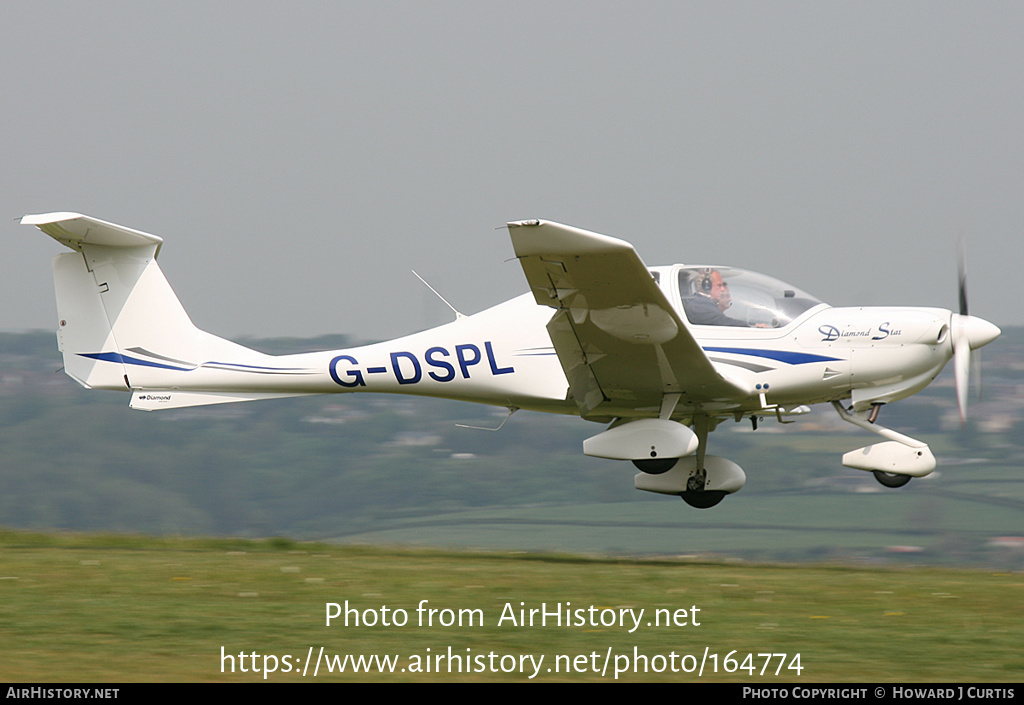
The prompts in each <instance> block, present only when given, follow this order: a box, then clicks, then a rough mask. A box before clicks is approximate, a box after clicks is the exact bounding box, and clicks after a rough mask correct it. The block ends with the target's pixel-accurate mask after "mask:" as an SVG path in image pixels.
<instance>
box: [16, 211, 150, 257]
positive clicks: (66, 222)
mask: <svg viewBox="0 0 1024 705" xmlns="http://www.w3.org/2000/svg"><path fill="white" fill-rule="evenodd" d="M21 224H22V225H34V226H36V227H37V228H39V229H40V230H42V231H43V232H44V233H46V234H47V235H49V236H50V237H52V238H53V239H54V240H56V241H57V242H59V243H61V244H63V245H67V246H68V247H70V248H71V249H72V250H78V251H81V250H82V245H101V246H104V247H145V246H147V245H148V246H152V245H155V246H156V251H159V250H160V245H161V244H162V243H163V238H161V237H157V236H156V235H150V234H149V233H144V232H142V231H141V230H133V229H132V228H126V227H124V226H123V225H115V224H114V223H108V222H106V221H105V220H98V219H96V218H90V217H89V216H87V215H82V214H81V213H64V212H61V213H41V214H39V215H26V216H25V217H24V218H22V219H21Z"/></svg>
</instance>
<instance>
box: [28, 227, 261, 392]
mask: <svg viewBox="0 0 1024 705" xmlns="http://www.w3.org/2000/svg"><path fill="white" fill-rule="evenodd" d="M21 222H22V223H23V224H26V225H35V226H36V227H38V228H39V229H40V230H42V231H43V232H45V233H46V234H47V235H49V236H51V237H53V238H54V239H55V240H57V241H59V242H61V243H62V244H64V245H66V246H68V247H70V248H71V249H72V250H74V252H66V253H63V254H60V255H57V256H56V257H55V258H54V260H53V276H54V286H55V289H56V293H57V314H58V318H59V323H58V331H57V339H58V343H59V345H60V350H61V352H62V353H63V354H64V367H65V370H66V371H67V373H68V374H69V375H70V376H71V377H73V378H74V379H76V380H77V381H78V382H80V383H81V384H83V385H85V386H86V387H92V388H98V389H121V390H124V389H132V388H140V387H161V386H163V385H162V384H161V383H162V382H163V380H164V377H165V375H166V371H167V370H183V369H188V368H191V367H194V366H195V365H196V364H197V363H199V362H201V361H202V360H203V359H204V355H205V354H211V353H212V354H217V353H219V352H223V351H225V350H226V349H231V350H232V351H235V352H241V351H245V352H247V353H251V352H252V351H249V350H248V349H246V348H243V347H242V346H239V345H235V344H234V343H230V342H228V341H226V340H223V339H221V338H217V337H215V336H212V335H209V334H207V333H204V332H202V331H200V330H199V329H197V328H196V327H195V325H193V323H192V321H191V319H190V318H189V317H188V314H187V313H185V310H184V308H182V306H181V303H180V302H179V301H178V297H177V296H175V294H174V291H173V290H172V289H171V287H170V285H169V284H168V283H167V279H166V278H165V277H164V275H163V272H161V271H160V267H159V265H158V264H157V261H156V256H157V253H158V252H159V250H160V245H161V244H162V242H163V240H161V238H159V237H157V236H156V235H150V234H148V233H143V232H140V231H138V230H131V229H129V228H124V227H122V226H119V225H114V224H112V223H106V222H104V221H102V220H96V219H95V218H89V217H87V216H83V215H80V214H78V213H47V214H43V215H33V216H25V217H24V218H22V221H21ZM163 384H166V382H163Z"/></svg>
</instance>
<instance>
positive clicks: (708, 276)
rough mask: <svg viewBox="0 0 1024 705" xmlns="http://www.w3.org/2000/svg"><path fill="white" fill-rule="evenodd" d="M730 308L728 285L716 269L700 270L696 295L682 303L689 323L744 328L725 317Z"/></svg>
mask: <svg viewBox="0 0 1024 705" xmlns="http://www.w3.org/2000/svg"><path fill="white" fill-rule="evenodd" d="M730 306H732V295H731V294H730V293H729V285H728V284H727V283H726V282H725V280H724V279H722V273H721V272H719V271H718V270H717V269H711V268H710V267H706V268H704V269H702V270H701V273H700V279H699V280H698V281H697V292H696V294H695V295H694V296H693V297H692V298H690V299H687V300H686V301H685V302H684V303H683V308H684V309H685V310H686V317H687V318H688V319H689V320H690V323H693V324H696V325H699V326H745V325H746V324H745V323H744V322H743V321H740V320H738V319H735V318H732V317H731V316H726V315H725V311H726V310H727V309H728V308H729V307H730Z"/></svg>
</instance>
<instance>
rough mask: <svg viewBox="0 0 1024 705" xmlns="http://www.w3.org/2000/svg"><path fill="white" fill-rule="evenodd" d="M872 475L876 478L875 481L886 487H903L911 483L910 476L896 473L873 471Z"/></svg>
mask: <svg viewBox="0 0 1024 705" xmlns="http://www.w3.org/2000/svg"><path fill="white" fill-rule="evenodd" d="M871 474H872V475H874V476H875V479H876V480H878V481H879V482H880V483H882V484H883V485H885V486H886V487H903V485H905V484H907V483H908V482H910V475H900V474H899V473H896V472H883V471H881V470H872V471H871Z"/></svg>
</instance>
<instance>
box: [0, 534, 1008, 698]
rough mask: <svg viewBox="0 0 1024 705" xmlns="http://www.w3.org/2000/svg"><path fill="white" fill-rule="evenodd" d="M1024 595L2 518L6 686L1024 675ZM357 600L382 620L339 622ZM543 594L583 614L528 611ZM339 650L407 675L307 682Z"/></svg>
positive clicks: (798, 573)
mask: <svg viewBox="0 0 1024 705" xmlns="http://www.w3.org/2000/svg"><path fill="white" fill-rule="evenodd" d="M1022 598H1024V575H1021V574H1019V573H993V572H980V571H966V570H948V569H929V568H914V569H902V570H884V569H861V568H850V567H842V566H830V565H823V566H806V565H804V566H779V565H748V564H724V563H709V562H687V561H681V560H680V561H671V560H646V561H645V560H616V559H599V558H583V557H575V556H562V555H542V554H513V553H473V552H463V553H459V552H439V551H429V550H422V551H419V550H397V549H396V550H387V549H376V548H374V549H370V548H360V547H338V546H333V545H324V544H299V543H295V542H291V541H288V540H284V539H278V540H273V539H272V540H267V541H242V540H237V541H235V540H226V539H225V540H202V539H151V538H143V537H125V536H93V535H51V534H45V535H44V534H28V533H18V532H5V533H0V633H2V634H3V639H2V640H0V681H9V682H11V681H15V682H17V681H21V682H24V681H62V682H71V681H85V682H110V681H116V682H130V681H252V680H262V679H263V678H264V675H266V679H267V680H269V681H273V682H280V681H296V680H306V681H313V680H317V681H323V680H359V681H367V680H379V681H428V680H466V681H470V680H474V681H475V680H499V681H527V680H530V676H531V675H534V674H536V675H535V677H534V679H535V680H552V681H553V680H612V679H613V677H615V670H616V668H618V669H619V670H620V673H619V674H618V677H619V679H620V680H622V679H626V680H652V681H654V680H669V681H703V682H715V681H743V682H748V681H749V682H761V683H764V682H796V683H800V682H805V683H814V682H832V681H839V682H875V681H893V682H897V681H898V682H928V681H931V682H940V681H941V682H949V681H961V682H966V681H991V682H1020V681H1021V680H1022V678H1024V654H1022V650H1021V644H1022V641H1024V599H1022ZM423 600H426V601H427V602H426V603H425V607H426V608H427V609H435V610H438V611H437V612H435V613H433V615H432V619H433V620H434V624H433V626H419V624H418V622H419V619H420V617H421V616H422V617H423V618H424V619H426V618H427V617H429V616H431V615H429V613H427V612H424V613H422V614H421V613H418V612H417V606H418V605H420V604H421V601H423ZM346 601H348V603H349V607H351V608H354V609H355V610H357V611H358V618H359V620H360V622H362V621H364V620H367V619H370V620H373V621H375V622H376V623H375V624H374V625H373V626H366V625H365V624H361V625H360V626H354V625H350V626H345V625H344V617H339V618H338V619H335V620H333V623H332V626H325V622H326V612H327V610H328V607H327V605H328V604H329V603H338V605H340V606H342V607H343V606H344V605H345V603H346ZM542 603H545V604H546V606H547V609H548V610H549V611H551V610H554V609H556V607H555V606H556V604H557V605H559V606H560V608H561V609H562V610H568V609H572V610H582V612H580V613H578V614H577V613H574V620H575V619H577V617H578V618H579V620H580V621H584V622H586V624H582V625H579V626H575V625H573V626H566V625H565V622H564V621H563V623H562V626H557V625H555V624H553V623H552V622H551V621H549V622H548V624H547V625H546V626H540V624H539V623H538V622H536V621H535V623H534V625H533V626H529V625H528V624H527V625H523V624H521V623H519V610H520V609H521V608H522V609H526V610H529V609H538V608H541V605H542ZM566 603H570V605H566ZM591 607H593V608H594V609H593V610H591V609H590V608H591ZM694 607H696V608H698V610H699V611H696V612H695V611H694V610H693V608H694ZM384 608H386V611H385V609H384ZM629 609H632V610H633V612H632V613H630V612H628V611H622V612H620V610H629ZM640 609H643V610H644V612H643V613H642V615H641V616H640V619H639V626H636V627H635V624H636V622H634V621H633V617H632V616H630V615H636V614H637V613H638V612H639V610H640ZM402 610H404V618H406V619H407V620H408V621H407V623H406V624H405V625H404V626H396V625H395V624H394V622H396V621H402V619H403V613H402ZM444 610H448V611H447V612H445V611H444ZM508 610H512V612H513V613H514V614H515V617H516V623H515V624H513V623H512V622H511V620H510V619H505V620H504V621H503V623H502V624H501V625H499V621H500V620H501V617H502V615H503V613H504V615H505V616H506V617H509V615H510V614H511V613H510V612H508ZM656 610H661V611H660V612H657V613H656ZM682 610H685V612H683V611H682ZM460 611H461V612H460ZM564 614H565V613H564V611H563V617H564ZM620 615H623V616H624V621H625V624H622V625H620V623H619V621H618V620H619V616H620ZM655 615H657V617H658V618H660V619H662V620H663V621H664V620H666V619H668V620H669V621H674V622H675V623H673V624H670V625H664V624H663V625H661V626H656V625H655V622H654V619H655ZM460 616H461V617H462V620H463V624H462V626H458V623H457V621H458V618H459V617H460ZM349 618H350V621H354V619H355V613H350V617H349ZM385 619H386V620H387V621H388V623H389V624H390V625H391V626H385V625H384V624H383V622H384V621H385ZM536 619H539V617H538V618H536ZM441 621H446V622H447V621H454V622H455V623H454V624H451V625H450V626H443V625H441V624H439V622H441ZM602 621H603V622H604V624H602V623H601V622H602ZM481 622H482V623H481ZM591 622H594V623H591ZM697 622H699V625H698V624H697ZM634 627H635V628H634ZM631 629H632V630H633V631H632V633H630V630H631ZM321 647H322V648H323V652H324V654H326V655H331V656H333V655H339V656H344V655H345V654H352V655H357V654H362V655H365V656H372V655H376V656H377V657H383V656H388V655H393V656H394V658H395V660H394V662H393V670H394V672H393V673H392V672H381V670H382V669H381V668H379V667H378V666H377V665H374V666H372V667H371V668H370V672H359V673H354V672H353V671H352V663H351V662H348V664H346V665H347V669H346V672H345V673H338V672H337V668H335V669H334V670H335V672H334V673H328V672H327V670H328V669H327V666H326V664H325V662H324V661H323V660H321V665H320V671H319V673H318V674H317V675H316V676H315V678H314V676H313V675H312V673H313V666H312V665H311V666H310V667H309V670H308V672H307V674H306V675H305V676H303V675H302V673H301V671H302V669H303V667H304V666H305V663H306V659H307V656H308V655H310V654H312V656H313V658H314V659H315V658H316V657H317V656H318V655H319V654H320V649H321ZM449 647H450V649H451V651H450V652H449ZM222 649H223V652H222ZM748 653H749V654H752V657H751V658H750V659H749V660H748V659H746V655H747V654H748ZM222 654H223V655H224V656H225V657H228V656H230V657H231V658H222ZM254 654H255V656H253V655H254ZM449 654H451V655H453V656H458V657H461V660H456V659H449ZM705 654H706V655H705ZM730 654H731V659H727V656H729V655H730ZM759 654H776V656H770V657H765V656H759ZM778 654H785V657H782V656H778ZM797 654H799V659H798V660H794V659H795V657H796V655H797ZM243 655H244V656H243ZM438 656H440V657H441V658H440V659H438V658H437V657H438ZM541 656H543V657H544V658H543V660H542V661H541V660H540V658H541ZM428 657H429V658H428ZM644 657H646V658H644ZM531 659H532V660H531ZM702 661H703V664H704V666H703V668H704V672H703V674H702V675H698V673H697V671H696V670H695V669H697V668H698V667H699V665H700V663H701V662H702ZM428 664H429V672H427V669H428ZM275 665H276V669H277V670H276V671H274V672H271V673H268V674H264V673H263V671H264V670H269V668H270V667H271V666H275ZM335 665H336V664H335ZM797 665H798V666H799V667H800V669H799V671H798V670H797V669H796V668H795V666H797ZM232 666H233V667H234V673H231V672H230V671H231V667H232ZM780 666H781V668H780ZM791 666H794V668H790V667H791ZM222 667H223V669H224V670H225V671H226V672H222ZM243 667H244V668H245V669H246V672H244V673H243V672H241V669H242V668H243ZM673 669H675V672H673ZM254 670H256V671H257V672H255V673H254V672H253V671H254ZM383 670H384V671H387V670H388V669H387V668H386V667H385V668H384V669H383ZM449 670H451V671H454V672H451V673H450V672H449ZM638 670H639V672H637V671H638ZM716 670H717V672H716ZM439 671H440V672H439ZM567 671H568V672H567ZM645 671H646V672H645ZM656 671H660V672H656ZM686 671H691V672H689V673H688V672H686ZM727 671H731V672H727ZM762 671H763V674H762ZM776 671H778V675H776Z"/></svg>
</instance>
